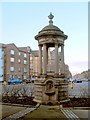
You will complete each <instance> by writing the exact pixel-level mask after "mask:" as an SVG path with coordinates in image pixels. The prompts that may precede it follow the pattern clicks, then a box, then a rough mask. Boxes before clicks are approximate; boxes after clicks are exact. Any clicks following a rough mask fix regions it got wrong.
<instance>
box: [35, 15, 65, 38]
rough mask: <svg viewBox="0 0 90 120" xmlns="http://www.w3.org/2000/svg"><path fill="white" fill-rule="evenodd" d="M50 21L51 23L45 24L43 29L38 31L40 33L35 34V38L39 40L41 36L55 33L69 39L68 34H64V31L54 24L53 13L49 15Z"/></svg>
mask: <svg viewBox="0 0 90 120" xmlns="http://www.w3.org/2000/svg"><path fill="white" fill-rule="evenodd" d="M48 17H49V19H50V21H49V25H47V26H45V27H44V28H43V29H42V30H41V31H39V32H38V35H36V36H35V39H36V40H38V38H39V37H43V36H48V35H53V36H60V37H63V38H64V40H65V39H67V35H65V34H64V32H63V31H61V30H60V29H59V28H58V27H57V26H55V25H53V21H52V19H53V17H54V16H53V15H52V13H50V15H49V16H48Z"/></svg>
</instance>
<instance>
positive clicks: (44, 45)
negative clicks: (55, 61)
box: [43, 44, 47, 75]
mask: <svg viewBox="0 0 90 120" xmlns="http://www.w3.org/2000/svg"><path fill="white" fill-rule="evenodd" d="M43 74H44V75H46V74H47V52H46V44H43Z"/></svg>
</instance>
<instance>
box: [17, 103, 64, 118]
mask: <svg viewBox="0 0 90 120" xmlns="http://www.w3.org/2000/svg"><path fill="white" fill-rule="evenodd" d="M53 118H55V119H56V120H65V119H66V116H65V115H64V114H63V113H62V111H60V109H59V106H47V105H40V107H39V108H37V109H36V110H34V111H33V112H31V113H28V114H27V115H25V116H23V117H22V118H19V119H18V120H27V119H28V120H30V119H31V120H35V119H38V120H42V119H43V120H48V119H49V120H52V119H53Z"/></svg>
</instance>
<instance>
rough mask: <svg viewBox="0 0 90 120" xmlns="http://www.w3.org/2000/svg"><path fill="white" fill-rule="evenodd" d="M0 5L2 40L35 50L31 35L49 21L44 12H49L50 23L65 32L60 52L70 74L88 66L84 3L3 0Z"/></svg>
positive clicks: (85, 7)
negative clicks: (63, 43)
mask: <svg viewBox="0 0 90 120" xmlns="http://www.w3.org/2000/svg"><path fill="white" fill-rule="evenodd" d="M0 7H1V13H2V14H1V15H0V19H1V20H2V21H1V22H2V24H0V27H2V30H0V39H1V40H2V43H5V44H8V43H15V45H16V46H18V47H22V46H25V47H26V46H30V47H31V49H32V50H37V49H38V42H37V41H36V40H35V39H34V36H35V35H37V34H38V32H39V31H40V30H41V29H42V28H43V27H45V26H46V25H48V24H49V23H48V21H49V20H48V15H49V14H50V12H52V14H53V15H54V18H53V24H54V25H56V26H58V27H59V28H60V29H61V30H62V31H64V33H65V34H66V35H68V39H67V40H66V41H65V50H64V51H65V63H66V64H68V65H69V69H70V71H71V73H72V74H73V75H74V74H76V73H80V72H82V71H84V70H87V69H88V3H87V2H42V3H41V2H17V3H11V2H7V3H4V2H3V3H1V4H0ZM1 25H2V26H1Z"/></svg>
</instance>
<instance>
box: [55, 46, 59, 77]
mask: <svg viewBox="0 0 90 120" xmlns="http://www.w3.org/2000/svg"><path fill="white" fill-rule="evenodd" d="M58 73H59V71H58V44H55V74H56V75H58Z"/></svg>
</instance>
